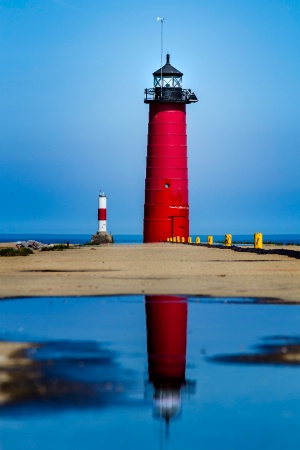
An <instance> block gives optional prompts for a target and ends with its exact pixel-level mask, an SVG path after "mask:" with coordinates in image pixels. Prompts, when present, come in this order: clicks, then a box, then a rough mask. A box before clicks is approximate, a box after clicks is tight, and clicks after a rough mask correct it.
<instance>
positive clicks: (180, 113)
mask: <svg viewBox="0 0 300 450" xmlns="http://www.w3.org/2000/svg"><path fill="white" fill-rule="evenodd" d="M182 75H183V74H182V73H181V72H180V71H179V70H177V69H175V67H173V66H171V64H170V55H167V61H166V64H165V65H164V66H163V67H162V68H160V69H159V70H157V71H156V72H154V73H153V76H154V87H153V88H151V89H146V90H145V100H144V102H145V103H149V125H148V146H147V167H146V184H145V208H144V242H158V241H165V240H166V239H167V238H168V237H171V236H180V237H184V238H185V239H186V240H187V238H188V235H189V204H188V169H187V136H186V104H189V103H192V102H197V97H196V96H195V94H194V93H192V92H191V91H190V89H182Z"/></svg>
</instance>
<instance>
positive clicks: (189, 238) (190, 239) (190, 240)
mask: <svg viewBox="0 0 300 450" xmlns="http://www.w3.org/2000/svg"><path fill="white" fill-rule="evenodd" d="M192 242H193V239H192V238H191V236H189V237H188V243H189V244H191V243H192Z"/></svg>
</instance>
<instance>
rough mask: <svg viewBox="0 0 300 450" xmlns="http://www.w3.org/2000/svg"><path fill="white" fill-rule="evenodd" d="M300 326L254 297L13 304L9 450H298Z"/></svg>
mask: <svg viewBox="0 0 300 450" xmlns="http://www.w3.org/2000/svg"><path fill="white" fill-rule="evenodd" d="M299 325H300V308H299V306H297V305H280V304H264V303H263V302H258V301H255V300H253V299H244V300H242V299H240V300H239V299H213V298H197V297H190V298H185V297H170V296H161V297H156V296H147V297H142V296H122V297H83V298H74V297H73V298H72V297H68V298H37V299H34V298H28V299H13V300H3V301H1V302H0V339H1V342H0V348H1V349H2V355H1V354H0V401H1V408H0V430H1V432H0V449H5V450H18V449H20V450H21V449H22V450H27V449H43V450H48V449H49V450H50V449H51V450H53V449H56V450H60V449H64V450H69V449H70V450H71V449H72V450H77V449H82V448H87V449H89V450H94V449H95V450H96V449H105V450H111V449H130V450H132V449H143V450H150V449H151V450H153V449H169V450H179V449H180V450H183V449H186V450H192V449H210V450H220V449H226V450H227V449H228V450H235V449H236V450H240V449H243V450H248V449H249V450H250V449H251V450H253V448H256V449H263V450H271V449H272V450H277V449H278V450H279V449H280V450H282V449H289V450H293V449H297V450H298V449H299V446H300V429H299V423H300V382H299V380H300V327H299ZM12 342H21V343H23V344H24V346H26V349H25V350H23V351H20V350H19V351H16V350H15V352H14V355H13V357H12V358H10V359H7V358H5V349H6V346H8V345H9V344H10V343H12ZM28 343H30V345H29V346H27V345H28ZM3 349H4V350H3Z"/></svg>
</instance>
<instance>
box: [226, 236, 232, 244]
mask: <svg viewBox="0 0 300 450" xmlns="http://www.w3.org/2000/svg"><path fill="white" fill-rule="evenodd" d="M225 245H226V247H231V246H232V234H225Z"/></svg>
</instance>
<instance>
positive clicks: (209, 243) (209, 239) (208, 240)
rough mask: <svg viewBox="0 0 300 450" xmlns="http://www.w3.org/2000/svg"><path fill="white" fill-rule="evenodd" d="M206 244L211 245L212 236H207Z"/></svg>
mask: <svg viewBox="0 0 300 450" xmlns="http://www.w3.org/2000/svg"><path fill="white" fill-rule="evenodd" d="M207 244H208V245H213V237H212V236H207Z"/></svg>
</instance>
